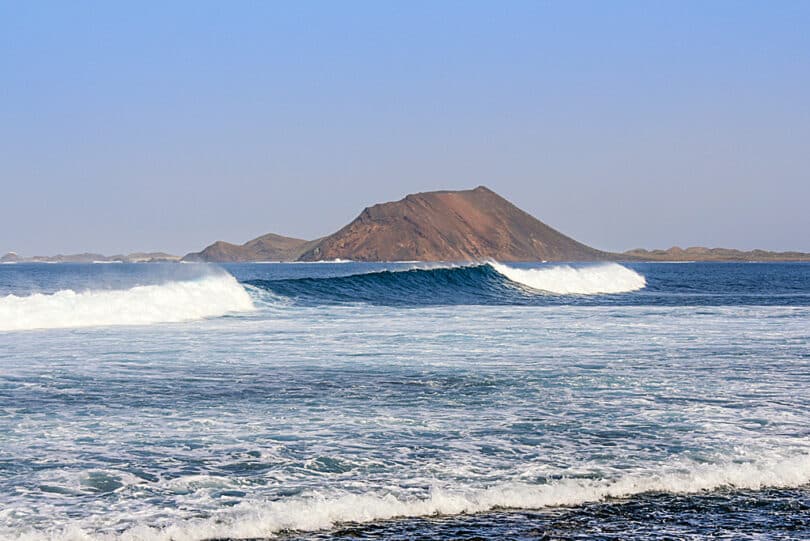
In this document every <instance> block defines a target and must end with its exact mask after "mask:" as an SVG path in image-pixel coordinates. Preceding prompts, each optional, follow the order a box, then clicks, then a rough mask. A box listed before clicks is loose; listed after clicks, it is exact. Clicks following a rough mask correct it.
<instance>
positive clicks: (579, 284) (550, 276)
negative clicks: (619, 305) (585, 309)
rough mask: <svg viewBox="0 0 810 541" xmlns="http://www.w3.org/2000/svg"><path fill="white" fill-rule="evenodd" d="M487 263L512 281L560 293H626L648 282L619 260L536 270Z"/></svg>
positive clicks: (640, 287)
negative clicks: (618, 261)
mask: <svg viewBox="0 0 810 541" xmlns="http://www.w3.org/2000/svg"><path fill="white" fill-rule="evenodd" d="M490 265H492V268H494V269H495V270H496V271H498V273H500V274H502V275H504V276H505V277H506V278H508V279H509V280H512V281H513V282H517V283H519V284H522V285H524V286H526V287H530V288H532V289H536V290H538V291H546V292H548V293H557V294H561V295H596V294H599V293H627V292H629V291H636V290H639V289H642V288H643V287H644V286H646V285H647V281H646V279H645V278H644V276H642V275H641V274H639V273H637V272H636V271H634V270H632V269H628V268H627V267H623V266H622V265H619V264H618V263H602V264H597V265H588V266H584V267H572V266H570V265H558V266H553V267H543V268H539V269H516V268H513V267H508V266H506V265H503V264H501V263H496V262H492V263H490Z"/></svg>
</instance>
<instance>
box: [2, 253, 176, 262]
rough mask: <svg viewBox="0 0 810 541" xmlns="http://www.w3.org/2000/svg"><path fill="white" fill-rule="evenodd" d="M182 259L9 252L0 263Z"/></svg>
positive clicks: (148, 255) (173, 257)
mask: <svg viewBox="0 0 810 541" xmlns="http://www.w3.org/2000/svg"><path fill="white" fill-rule="evenodd" d="M179 260H180V257H179V256H176V255H171V254H166V253H163V252H136V253H133V254H126V255H121V254H119V255H102V254H94V253H82V254H67V255H63V254H58V255H35V256H32V257H22V256H19V255H17V254H16V253H15V252H9V253H7V254H6V255H4V256H3V257H0V263H155V262H173V261H179Z"/></svg>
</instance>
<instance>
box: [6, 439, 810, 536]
mask: <svg viewBox="0 0 810 541" xmlns="http://www.w3.org/2000/svg"><path fill="white" fill-rule="evenodd" d="M665 471H666V473H655V472H649V471H648V472H638V473H634V474H629V475H627V476H625V477H621V478H618V479H614V480H607V479H603V480H596V479H563V480H560V481H556V482H553V483H549V484H544V485H531V484H526V483H519V482H512V483H502V484H499V485H495V486H491V487H488V488H478V489H473V488H469V489H466V490H463V489H456V490H453V489H443V488H433V489H431V490H430V492H429V494H427V495H426V497H423V498H415V497H397V496H395V495H394V494H393V493H391V492H388V493H385V492H380V491H377V492H373V493H366V494H354V493H342V494H317V493H310V494H309V495H307V496H301V497H293V498H286V499H282V500H276V501H266V502H248V503H242V504H239V505H238V506H236V507H235V508H232V509H229V510H227V511H223V512H221V513H218V514H216V515H214V516H212V517H210V518H205V519H188V520H180V521H177V522H174V523H171V524H169V525H166V526H164V527H156V526H154V525H147V524H139V525H137V526H133V527H131V528H129V529H127V530H125V531H123V532H120V533H116V534H104V533H98V532H92V528H91V529H89V530H88V529H87V527H86V525H85V526H82V525H79V524H72V525H70V526H65V527H64V528H62V529H60V530H58V531H56V530H51V531H49V532H48V533H45V532H41V531H36V530H30V531H28V532H25V533H23V532H20V533H19V534H18V535H17V536H16V538H17V539H20V540H23V539H25V540H35V539H36V540H39V539H65V540H91V539H92V540H95V539H98V540H102V539H103V540H113V539H120V540H123V541H145V540H166V541H169V540H172V541H190V540H199V539H208V538H264V537H270V536H273V535H275V534H277V533H278V532H281V531H285V530H299V531H315V530H324V529H329V528H332V527H334V526H335V525H337V524H341V523H346V522H354V523H367V522H373V521H379V520H388V519H393V518H407V517H420V516H432V515H458V514H462V513H480V512H486V511H491V510H493V509H498V508H510V509H542V508H548V507H559V506H574V505H581V504H584V503H589V502H598V501H603V500H606V499H609V498H625V497H630V496H635V495H639V494H644V493H656V492H659V493H670V494H691V493H700V492H704V491H709V490H716V489H721V488H732V489H748V490H759V489H763V488H767V487H774V488H794V487H800V486H803V485H806V484H808V483H810V455H808V454H801V455H795V456H792V457H782V458H771V459H760V460H756V461H750V462H744V463H739V462H729V463H726V464H695V463H683V464H673V465H670V466H668V467H666V470H665Z"/></svg>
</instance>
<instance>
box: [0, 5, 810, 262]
mask: <svg viewBox="0 0 810 541" xmlns="http://www.w3.org/2000/svg"><path fill="white" fill-rule="evenodd" d="M808 26H810V3H807V2H798V1H797V2H780V3H778V4H765V3H754V2H714V3H711V4H705V3H700V2H680V3H674V2H673V3H670V4H649V3H644V2H621V3H612V4H607V3H597V2H580V3H562V2H560V3H540V2H515V3H510V4H507V5H498V4H495V3H491V4H488V3H479V2H472V3H470V2H464V3H461V2H447V3H441V4H433V3H429V2H415V3H411V2H409V3H402V4H393V3H391V4H380V3H374V2H349V3H341V4H330V3H325V2H324V3H319V2H304V3H295V4H287V5H282V4H271V3H267V4H258V3H256V4H249V3H243V4H229V5H224V4H217V3H212V2H194V3H192V2H177V3H171V4H170V5H159V4H143V5H141V4H139V5H135V4H132V5H120V4H117V5H113V4H107V3H103V2H78V3H71V4H60V3H56V2H52V3H48V2H45V3H37V4H28V3H4V4H0V46H2V50H3V51H4V54H2V55H0V69H2V73H3V76H2V77H3V79H2V80H3V85H2V88H3V91H4V92H3V96H4V99H3V100H0V181H2V192H0V193H2V197H0V200H2V207H0V208H2V212H0V255H2V254H3V253H5V252H9V251H14V252H17V253H19V254H20V255H23V256H33V255H53V254H56V253H63V254H68V253H77V252H99V253H103V254H107V255H110V254H113V253H129V252H136V251H165V252H170V253H174V254H178V255H182V254H185V253H187V252H191V251H198V250H200V249H202V248H203V247H205V246H206V245H208V244H210V243H211V242H213V241H215V240H225V241H229V242H233V243H237V244H240V243H243V242H245V241H247V240H249V239H252V238H255V237H257V236H260V235H262V234H265V233H277V234H281V235H286V236H292V237H299V238H306V239H314V238H318V237H321V236H323V235H327V234H330V233H332V232H334V231H336V230H337V229H338V228H340V227H342V226H343V225H345V224H346V223H348V222H349V221H350V220H352V219H354V218H355V217H356V216H357V214H358V213H359V212H360V211H361V210H362V208H363V207H365V206H368V205H371V204H375V203H380V202H385V201H393V200H398V199H401V198H402V197H403V196H405V195H406V194H408V193H413V192H420V191H432V190H440V189H451V190H452V189H469V188H474V187H475V186H478V185H482V184H483V185H486V186H488V187H489V188H491V189H492V190H494V191H495V192H497V193H499V194H500V195H502V196H504V197H505V198H507V199H509V200H510V201H512V202H513V203H514V204H515V205H517V206H518V207H520V208H522V209H523V210H525V211H527V212H529V213H530V214H532V215H534V216H535V217H537V218H538V219H540V220H542V221H543V222H545V223H547V224H548V225H550V226H552V227H554V228H555V229H558V230H560V231H561V232H562V233H564V234H566V235H569V236H571V237H573V238H575V239H576V240H579V241H581V242H584V243H586V244H588V245H590V246H593V247H595V248H599V249H603V250H610V251H624V250H629V249H633V248H648V249H653V248H669V247H670V246H673V245H678V246H681V247H687V246H695V245H701V246H709V247H725V248H737V249H745V250H749V249H754V248H762V249H767V250H777V251H783V250H797V251H805V252H810V237H809V236H808V235H807V232H808V231H810V212H807V209H806V206H807V204H806V202H807V201H808V200H810V100H808V99H807V96H810V34H808V33H807V32H806V29H807V28H808Z"/></svg>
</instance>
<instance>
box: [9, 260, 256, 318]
mask: <svg viewBox="0 0 810 541" xmlns="http://www.w3.org/2000/svg"><path fill="white" fill-rule="evenodd" d="M253 309H254V306H253V302H252V300H251V298H250V295H248V293H247V291H245V289H244V288H243V287H242V286H241V285H240V284H239V282H237V281H236V279H235V278H234V277H233V276H231V275H230V274H216V275H210V276H206V277H203V278H200V279H197V280H189V281H174V282H167V283H163V284H159V285H144V286H136V287H133V288H131V289H126V290H89V291H82V292H76V291H73V290H71V289H64V290H61V291H57V292H56V293H53V294H48V295H46V294H41V293H36V294H32V295H27V296H16V295H8V296H5V297H0V331H20V330H29V329H57V328H72V327H94V326H105V325H147V324H151V323H168V322H180V321H192V320H196V319H203V318H207V317H215V316H221V315H224V314H227V313H231V312H245V311H250V310H253Z"/></svg>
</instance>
